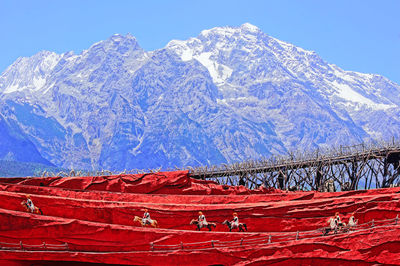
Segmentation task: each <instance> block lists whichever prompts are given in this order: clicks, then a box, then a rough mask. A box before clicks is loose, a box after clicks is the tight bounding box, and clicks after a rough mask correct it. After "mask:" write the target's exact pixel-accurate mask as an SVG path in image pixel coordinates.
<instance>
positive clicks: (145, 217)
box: [142, 209, 152, 225]
mask: <svg viewBox="0 0 400 266" xmlns="http://www.w3.org/2000/svg"><path fill="white" fill-rule="evenodd" d="M151 222H152V221H151V218H150V213H149V212H148V210H147V209H144V214H143V219H142V224H143V225H146V224H151Z"/></svg>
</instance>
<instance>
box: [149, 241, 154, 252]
mask: <svg viewBox="0 0 400 266" xmlns="http://www.w3.org/2000/svg"><path fill="white" fill-rule="evenodd" d="M150 250H151V251H153V250H154V243H153V242H151V243H150Z"/></svg>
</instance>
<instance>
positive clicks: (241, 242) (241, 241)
mask: <svg viewBox="0 0 400 266" xmlns="http://www.w3.org/2000/svg"><path fill="white" fill-rule="evenodd" d="M396 224H397V220H396ZM240 245H241V246H243V238H242V239H241V240H240Z"/></svg>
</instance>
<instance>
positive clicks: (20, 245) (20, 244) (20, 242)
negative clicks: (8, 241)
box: [19, 241, 24, 250]
mask: <svg viewBox="0 0 400 266" xmlns="http://www.w3.org/2000/svg"><path fill="white" fill-rule="evenodd" d="M19 247H20V248H21V250H23V249H24V247H23V246H22V241H19Z"/></svg>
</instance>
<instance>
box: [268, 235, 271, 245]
mask: <svg viewBox="0 0 400 266" xmlns="http://www.w3.org/2000/svg"><path fill="white" fill-rule="evenodd" d="M268 243H271V235H270V236H269V238H268Z"/></svg>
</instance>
